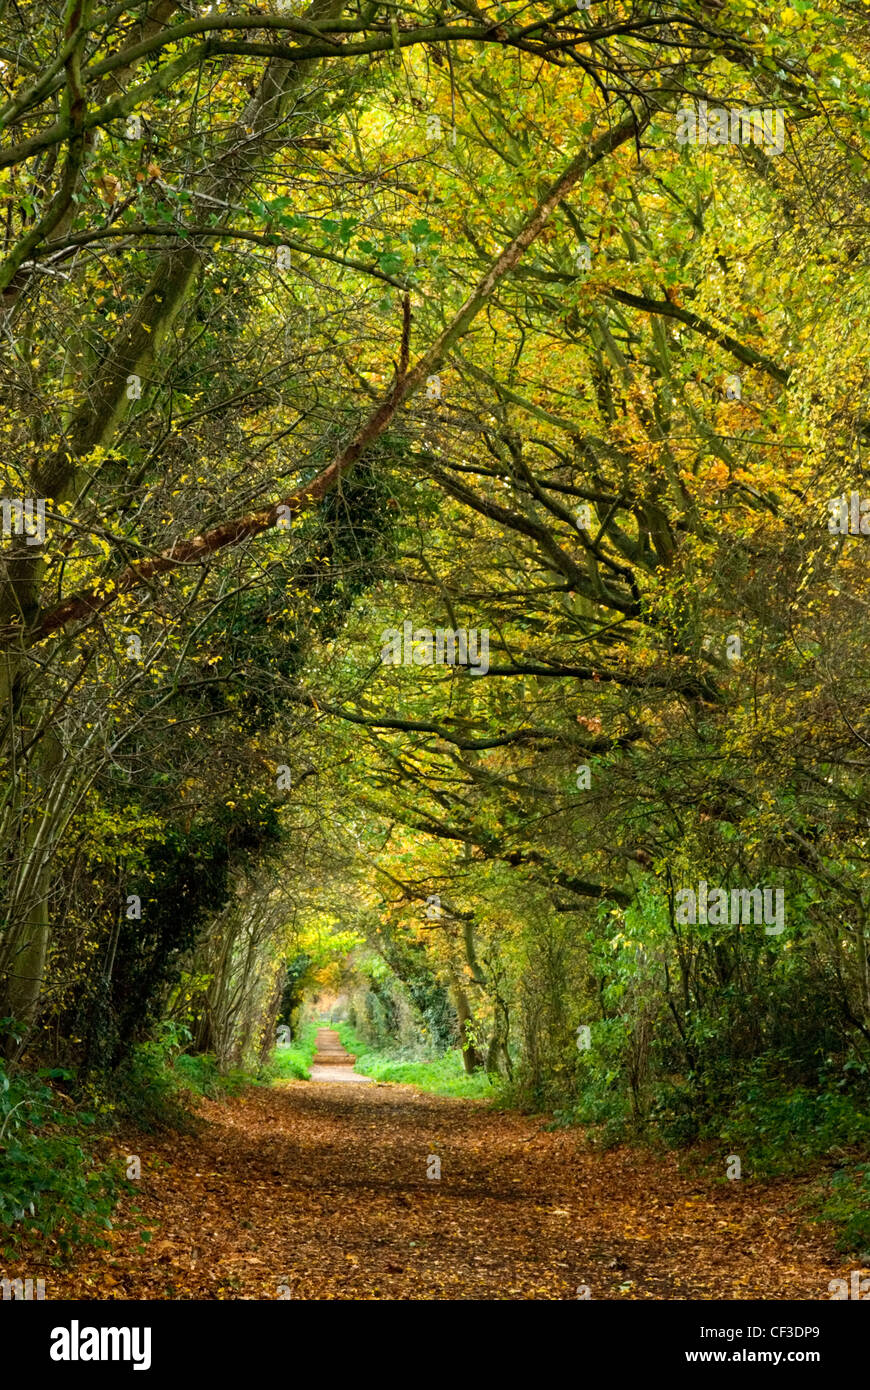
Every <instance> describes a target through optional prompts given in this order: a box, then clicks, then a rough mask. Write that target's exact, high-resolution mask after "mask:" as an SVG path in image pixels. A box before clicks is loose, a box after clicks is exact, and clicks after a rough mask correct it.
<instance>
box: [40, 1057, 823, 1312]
mask: <svg viewBox="0 0 870 1390" xmlns="http://www.w3.org/2000/svg"><path fill="white" fill-rule="evenodd" d="M200 1115H201V1125H200V1127H199V1130H198V1132H196V1133H192V1134H188V1135H181V1136H179V1135H177V1134H173V1135H171V1136H167V1137H166V1138H163V1139H159V1140H155V1139H154V1137H153V1136H152V1137H150V1138H147V1139H146V1138H145V1137H143V1138H142V1139H141V1140H140V1141H139V1146H138V1152H139V1154H140V1156H141V1158H142V1178H141V1191H140V1194H139V1196H138V1198H137V1199H127V1200H126V1208H125V1209H122V1210H120V1211H119V1212H118V1214H117V1226H116V1229H115V1230H114V1231H113V1232H112V1233H111V1241H112V1249H111V1250H109V1251H85V1252H80V1253H79V1254H77V1255H76V1257H75V1264H74V1267H73V1268H72V1269H70V1270H69V1271H67V1272H63V1273H59V1272H58V1271H57V1270H54V1269H50V1268H47V1267H46V1268H45V1269H39V1270H36V1269H34V1267H33V1264H32V1261H29V1262H28V1272H29V1273H31V1274H33V1273H44V1275H45V1278H46V1292H47V1297H48V1298H60V1297H73V1298H93V1297H97V1298H101V1299H103V1298H121V1299H123V1298H176V1299H178V1298H182V1299H184V1298H224V1299H233V1298H243V1299H276V1298H279V1297H285V1298H302V1299H311V1298H317V1299H372V1298H377V1299H396V1298H399V1299H453V1298H462V1299H474V1298H480V1299H529V1298H535V1299H576V1298H577V1297H578V1286H583V1285H586V1286H588V1288H589V1290H590V1296H591V1297H592V1298H594V1299H645V1298H654V1299H674V1298H676V1299H682V1298H701V1299H709V1298H727V1299H733V1298H738V1299H739V1298H761V1299H779V1298H804V1299H820V1298H821V1299H827V1298H828V1297H829V1295H828V1291H827V1290H828V1282H829V1280H830V1279H832V1278H833V1277H835V1276H841V1277H848V1269H849V1267H850V1266H849V1262H848V1260H845V1261H844V1259H843V1257H841V1256H838V1255H837V1254H836V1253H835V1252H834V1251H833V1247H832V1245H831V1243H830V1241H829V1239H828V1236H827V1233H826V1232H825V1231H824V1230H823V1229H822V1228H820V1227H818V1226H816V1225H812V1224H810V1223H808V1222H807V1223H804V1224H802V1223H801V1220H800V1218H799V1216H798V1215H796V1214H795V1211H796V1207H797V1206H798V1205H799V1202H800V1198H801V1197H802V1195H803V1192H804V1189H803V1187H802V1185H801V1184H800V1183H798V1182H793V1181H780V1182H774V1183H769V1184H765V1185H761V1184H753V1183H752V1182H751V1181H749V1180H746V1179H743V1180H740V1181H732V1182H721V1183H720V1182H715V1181H714V1180H712V1179H707V1178H699V1177H698V1176H697V1175H688V1174H686V1173H684V1172H682V1171H681V1169H680V1165H679V1162H678V1159H677V1158H676V1157H675V1156H674V1155H672V1154H668V1155H664V1156H661V1157H660V1156H657V1155H655V1154H652V1153H650V1152H649V1151H644V1150H641V1149H628V1148H620V1149H614V1150H610V1151H608V1152H600V1151H595V1150H593V1149H591V1148H589V1147H587V1146H586V1144H585V1143H584V1140H583V1138H582V1135H581V1134H580V1133H579V1132H578V1131H568V1130H560V1131H557V1132H552V1133H551V1132H547V1131H546V1130H544V1129H543V1128H542V1122H541V1121H540V1120H539V1119H537V1118H529V1117H525V1116H521V1115H518V1114H514V1113H499V1112H496V1111H493V1110H491V1109H489V1108H488V1106H487V1105H486V1104H485V1103H484V1102H480V1101H467V1100H453V1099H442V1098H435V1097H432V1096H428V1095H424V1094H422V1093H421V1092H419V1091H417V1090H416V1089H414V1088H413V1087H410V1086H399V1085H381V1084H372V1085H369V1086H348V1085H346V1084H343V1083H336V1082H334V1081H333V1082H321V1083H318V1084H312V1083H311V1082H304V1081H294V1082H287V1083H282V1084H279V1085H277V1086H275V1087H273V1088H271V1089H259V1088H251V1089H249V1090H247V1091H246V1092H244V1093H243V1094H242V1095H240V1096H238V1097H236V1098H234V1099H230V1100H224V1101H203V1102H202V1103H201V1105H200ZM432 1154H435V1155H437V1156H439V1157H440V1159H441V1178H440V1180H438V1181H435V1180H431V1179H429V1178H427V1165H428V1163H429V1156H430V1155H432ZM723 1167H724V1164H723ZM134 1205H135V1206H136V1207H138V1209H139V1211H138V1215H135V1214H134V1213H133V1212H132V1207H133V1206H134ZM143 1229H148V1230H150V1231H151V1232H152V1238H151V1240H150V1242H148V1243H147V1244H143V1243H141V1240H140V1235H139V1233H140V1232H141V1231H142V1230H143ZM580 1296H582V1293H581V1295H580Z"/></svg>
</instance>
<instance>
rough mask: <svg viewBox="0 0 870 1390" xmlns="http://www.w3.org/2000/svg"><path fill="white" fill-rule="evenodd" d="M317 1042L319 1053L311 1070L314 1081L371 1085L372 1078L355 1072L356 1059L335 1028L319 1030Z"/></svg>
mask: <svg viewBox="0 0 870 1390" xmlns="http://www.w3.org/2000/svg"><path fill="white" fill-rule="evenodd" d="M316 1042H317V1051H316V1052H315V1054H314V1061H313V1063H312V1065H311V1068H310V1075H311V1080H312V1081H330V1082H334V1081H338V1082H342V1081H353V1082H360V1081H361V1082H368V1083H369V1085H371V1077H370V1076H360V1075H359V1073H358V1072H355V1071H354V1069H353V1064H354V1062H355V1061H356V1058H355V1057H354V1055H353V1053H351V1052H348V1051H347V1049H346V1048H345V1046H344V1044H343V1043H342V1041H341V1039H340V1038H339V1036H338V1034H337V1033H336V1031H335V1029H334V1028H318V1030H317V1039H316Z"/></svg>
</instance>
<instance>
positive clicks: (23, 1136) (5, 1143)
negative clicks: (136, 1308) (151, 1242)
mask: <svg viewBox="0 0 870 1390" xmlns="http://www.w3.org/2000/svg"><path fill="white" fill-rule="evenodd" d="M70 1078H71V1073H70V1072H65V1071H61V1070H59V1069H57V1070H48V1071H42V1072H38V1073H37V1074H36V1075H32V1074H24V1073H21V1072H16V1073H15V1074H13V1075H11V1076H10V1075H9V1074H7V1072H6V1070H5V1069H4V1067H3V1065H2V1063H0V1241H2V1251H3V1254H4V1255H6V1256H10V1255H11V1254H12V1253H14V1247H15V1245H16V1244H17V1243H18V1242H19V1241H20V1239H21V1238H22V1237H26V1235H27V1234H29V1233H31V1232H36V1233H38V1234H39V1235H41V1236H48V1235H51V1236H53V1237H54V1238H55V1239H56V1240H57V1243H58V1249H59V1251H60V1252H61V1253H64V1252H65V1251H67V1250H68V1249H69V1247H70V1246H71V1245H72V1244H73V1243H76V1242H79V1243H81V1242H86V1243H91V1244H99V1243H100V1241H99V1233H100V1232H101V1231H103V1230H105V1229H106V1228H108V1227H109V1226H110V1225H111V1222H110V1219H109V1218H110V1216H111V1213H112V1210H113V1208H114V1205H115V1201H116V1200H117V1195H118V1191H119V1188H120V1183H121V1181H122V1178H123V1170H122V1167H121V1164H120V1162H118V1163H116V1164H109V1165H106V1164H105V1163H104V1162H102V1161H101V1160H100V1159H99V1158H98V1156H97V1154H96V1152H95V1150H96V1144H95V1139H96V1129H97V1126H98V1124H99V1122H100V1117H99V1116H98V1115H96V1114H94V1113H93V1112H92V1111H89V1110H85V1109H79V1108H77V1107H75V1106H74V1105H73V1104H72V1102H71V1101H70V1100H69V1099H68V1098H66V1097H63V1098H62V1097H61V1095H60V1094H59V1093H57V1092H55V1090H53V1088H52V1086H51V1085H49V1084H48V1083H49V1082H51V1081H65V1080H69V1079H70Z"/></svg>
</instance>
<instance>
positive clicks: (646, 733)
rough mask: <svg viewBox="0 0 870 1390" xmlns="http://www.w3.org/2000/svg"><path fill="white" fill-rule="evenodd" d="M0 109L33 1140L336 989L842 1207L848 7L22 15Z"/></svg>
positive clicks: (853, 1008) (853, 225)
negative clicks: (808, 1156) (80, 1109)
mask: <svg viewBox="0 0 870 1390" xmlns="http://www.w3.org/2000/svg"><path fill="white" fill-rule="evenodd" d="M0 84H2V94H0V95H2V109H0V128H2V146H0V192H2V206H0V211H2V237H3V251H2V264H0V289H2V296H0V319H2V336H0V398H2V415H0V432H2V457H0V475H2V482H0V492H2V496H3V516H2V522H3V537H2V551H0V553H2V576H0V578H2V583H0V646H2V662H0V722H2V728H0V746H2V754H0V757H2V776H0V1035H2V1036H0V1051H2V1056H3V1058H4V1061H3V1063H2V1065H0V1082H2V1084H3V1089H2V1090H0V1127H2V1126H3V1125H4V1121H5V1122H6V1124H7V1126H8V1127H7V1129H6V1137H7V1141H8V1140H9V1138H10V1137H11V1136H13V1135H17V1136H18V1139H17V1142H19V1143H20V1144H26V1143H27V1142H30V1141H29V1140H28V1139H27V1134H28V1132H29V1127H33V1126H37V1127H38V1121H39V1118H40V1115H43V1116H44V1115H46V1114H49V1113H50V1114H54V1113H55V1110H54V1109H53V1107H57V1106H62V1107H70V1106H75V1105H77V1104H79V1100H80V1097H81V1096H82V1095H87V1096H91V1097H93V1096H106V1095H111V1096H115V1097H119V1096H120V1097H121V1098H122V1100H123V1102H124V1103H129V1104H131V1105H133V1104H134V1103H135V1099H136V1094H137V1088H139V1089H141V1088H143V1087H145V1088H146V1089H147V1087H149V1086H150V1087H152V1089H153V1087H154V1086H155V1085H156V1084H157V1082H156V1080H155V1078H156V1077H157V1074H158V1071H159V1069H160V1068H165V1067H166V1066H169V1065H170V1064H171V1062H172V1061H173V1059H175V1058H177V1056H178V1055H179V1053H181V1054H184V1055H186V1056H188V1057H193V1058H196V1057H202V1058H209V1059H212V1061H213V1064H214V1067H215V1069H216V1071H217V1072H218V1073H219V1074H224V1073H227V1072H229V1071H231V1070H232V1069H237V1070H238V1069H242V1070H245V1069H246V1070H248V1071H255V1070H256V1069H257V1068H258V1067H260V1066H262V1065H264V1064H266V1063H267V1062H268V1059H269V1056H270V1055H271V1051H272V1049H273V1047H274V1041H275V1032H276V1028H277V1027H279V1026H280V1025H282V1024H283V1025H286V1026H287V1027H288V1028H289V1029H290V1032H291V1034H294V1035H295V1034H297V1033H298V1031H299V1028H300V1025H301V1022H302V1021H303V1020H304V1018H305V1017H306V1016H307V1015H306V1012H305V1011H306V1007H308V1005H307V1004H306V1001H307V1000H312V999H315V998H316V997H326V996H329V997H331V998H333V999H336V998H338V999H341V1000H342V1001H343V1002H342V1005H341V1011H342V1016H343V1017H345V1018H347V1019H349V1021H350V1023H351V1024H352V1026H353V1027H354V1028H355V1029H356V1030H357V1034H358V1036H359V1037H361V1038H363V1039H364V1040H365V1041H366V1042H367V1043H368V1044H369V1045H370V1046H371V1047H372V1048H389V1047H394V1048H401V1049H404V1052H405V1055H407V1056H419V1057H430V1058H435V1057H439V1056H442V1055H443V1054H445V1053H448V1052H451V1051H452V1052H455V1053H457V1056H458V1058H459V1059H460V1060H461V1065H462V1066H463V1067H464V1068H465V1071H466V1072H467V1073H469V1074H481V1075H482V1076H486V1077H489V1078H491V1082H492V1085H493V1087H496V1086H498V1087H500V1088H501V1089H502V1091H503V1092H504V1094H506V1095H507V1096H508V1097H509V1098H510V1099H511V1100H512V1103H513V1104H515V1105H517V1106H521V1107H526V1108H532V1109H542V1110H548V1111H556V1112H558V1113H559V1114H561V1115H562V1116H564V1117H566V1118H567V1119H569V1120H572V1121H576V1122H578V1123H584V1124H590V1125H599V1126H603V1127H604V1130H605V1131H606V1132H607V1133H608V1134H610V1135H612V1136H613V1137H619V1136H620V1135H623V1134H626V1133H641V1134H649V1133H655V1134H657V1135H658V1136H661V1137H663V1138H664V1139H665V1140H666V1141H667V1142H668V1143H671V1144H677V1145H679V1144H686V1143H692V1142H695V1141H698V1140H701V1141H703V1140H704V1138H705V1137H709V1136H710V1135H711V1134H715V1135H718V1134H720V1133H728V1134H731V1133H735V1134H737V1133H740V1134H747V1135H750V1136H755V1137H756V1138H757V1139H758V1144H759V1145H760V1146H762V1147H763V1146H767V1148H768V1149H770V1150H771V1153H773V1151H774V1150H776V1149H777V1146H778V1148H779V1151H780V1155H781V1162H782V1163H784V1162H785V1156H786V1155H789V1156H790V1159H791V1160H792V1161H794V1160H795V1158H796V1153H797V1150H799V1149H802V1150H803V1151H804V1152H806V1153H809V1152H810V1151H811V1152H812V1153H814V1154H817V1155H821V1156H824V1155H826V1154H828V1153H830V1152H836V1153H839V1154H841V1155H842V1154H846V1155H847V1156H848V1157H849V1160H850V1163H851V1167H850V1169H849V1172H850V1175H851V1181H853V1182H854V1183H855V1184H856V1185H857V1187H858V1188H859V1189H860V1187H861V1184H862V1183H863V1184H864V1188H863V1190H864V1193H865V1198H864V1200H865V1202H866V1194H867V1191H868V1189H870V1166H868V1165H867V1164H866V1160H864V1161H862V1157H861V1155H862V1153H863V1154H866V1144H867V1131H868V1121H867V1113H868V1103H870V1071H868V1066H870V957H868V949H870V925H868V921H867V914H868V910H870V876H868V855H870V828H868V813H870V779H868V777H867V772H868V770H870V758H868V748H870V723H868V714H867V693H866V692H867V678H868V648H867V641H866V638H867V633H868V616H867V615H868V589H867V587H866V585H865V583H864V578H865V575H866V572H865V570H864V569H863V568H862V565H863V561H864V559H865V558H866V554H867V551H866V549H865V547H866V546H867V545H868V540H867V535H868V533H870V515H865V512H870V501H868V500H866V499H865V497H864V493H865V492H866V494H867V499H870V477H865V474H867V473H868V466H867V464H866V463H865V458H866V457H867V455H866V454H865V450H867V449H868V448H870V361H868V336H870V334H868V323H870V284H868V264H870V261H868V247H870V162H868V156H870V116H868V111H870V100H868V98H870V45H868V41H867V29H866V9H865V6H864V5H863V4H858V3H857V2H856V0H835V2H834V3H833V4H832V5H831V6H829V7H827V8H826V9H825V10H824V12H822V11H821V10H820V9H816V8H814V7H813V6H812V5H811V4H809V3H806V0H794V2H793V4H792V5H790V6H788V7H786V8H782V7H781V6H779V5H772V4H770V3H768V0H674V3H670V0H661V2H660V3H659V2H658V0H636V3H635V2H634V0H626V2H625V3H617V0H594V3H592V4H591V5H587V6H585V7H584V6H583V5H582V4H581V5H577V4H574V3H571V4H561V5H551V4H549V3H545V2H544V0H532V3H530V4H520V3H515V0H505V3H489V2H488V0H484V3H482V4H481V5H480V6H478V4H476V3H475V0H420V3H419V4H412V3H410V0H407V2H406V0H401V3H399V4H386V3H381V0H312V3H310V4H308V5H303V4H302V3H301V0H260V3H259V4H255V3H246V0H219V2H218V3H213V4H202V5H200V4H194V3H185V2H184V0H142V3H132V4H113V3H110V2H109V0H106V2H105V3H102V2H101V0H17V3H6V0H0ZM735 111H736V112H738V113H739V112H748V113H749V115H748V116H747V117H746V118H745V120H744V119H738V121H737V122H736V125H735V121H734V118H733V113H734V112H735ZM702 112H703V113H706V117H705V116H703V115H702ZM689 113H690V114H691V121H690V120H689V119H688V114H689ZM723 113H724V114H723ZM729 113H731V116H730V119H729ZM705 119H706V129H705V128H704V120H705ZM445 633H446V634H448V635H449V639H445ZM451 658H452V659H451ZM24 1098H27V1102H26V1103H25V1099H24ZM113 1103H114V1102H113ZM723 1126H724V1127H725V1128H724V1129H723ZM729 1126H730V1128H729ZM759 1136H760V1137H759ZM33 1142H34V1143H35V1142H36V1139H35V1138H34V1139H33ZM770 1162H771V1165H772V1166H773V1167H774V1168H775V1167H776V1163H777V1158H776V1155H775V1153H773V1157H771V1159H770ZM3 1163H4V1159H3V1154H2V1152H0V1175H2V1173H3ZM35 1171H36V1170H35V1169H33V1170H32V1171H31V1176H30V1178H27V1179H25V1178H22V1179H21V1181H20V1183H19V1182H18V1181H17V1180H16V1182H12V1181H11V1180H9V1181H8V1182H7V1184H6V1186H5V1187H4V1182H3V1179H2V1176H0V1225H3V1226H5V1227H6V1228H8V1229H12V1228H14V1227H15V1225H16V1222H19V1221H20V1218H21V1216H22V1214H23V1212H24V1211H25V1209H26V1208H27V1206H28V1203H29V1202H30V1201H31V1199H32V1198H34V1197H35V1201H36V1202H37V1203H38V1201H39V1195H38V1191H42V1190H43V1189H47V1187H48V1186H50V1184H48V1182H47V1181H46V1182H45V1183H43V1186H42V1188H40V1183H39V1181H37V1179H36V1178H34V1177H33V1172H35ZM6 1176H7V1178H8V1173H7V1174H6ZM64 1200H68V1201H69V1202H70V1203H73V1204H74V1200H79V1199H78V1198H75V1199H74V1198H73V1196H70V1195H69V1194H67V1196H66V1197H64ZM84 1200H85V1199H84V1196H82V1197H81V1201H82V1202H84ZM859 1205H860V1203H859ZM865 1231H866V1234H864V1235H863V1238H865V1239H867V1240H870V1226H866V1227H865V1228H862V1233H863V1232H865Z"/></svg>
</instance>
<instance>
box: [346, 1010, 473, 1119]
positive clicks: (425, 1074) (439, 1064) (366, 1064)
mask: <svg viewBox="0 0 870 1390" xmlns="http://www.w3.org/2000/svg"><path fill="white" fill-rule="evenodd" d="M333 1026H334V1027H335V1030H336V1032H337V1033H338V1036H339V1037H340V1038H341V1041H342V1043H343V1044H344V1046H345V1047H346V1048H347V1049H348V1051H349V1052H353V1053H354V1054H355V1055H356V1065H355V1067H354V1071H358V1072H360V1074H361V1075H362V1076H370V1077H371V1078H372V1080H373V1081H398V1082H402V1083H404V1084H405V1085H409V1086H418V1087H419V1089H420V1090H421V1091H427V1092H428V1093H429V1094H430V1095H433V1096H461V1097H464V1098H468V1099H471V1100H478V1099H490V1098H492V1097H495V1096H497V1095H498V1090H499V1088H498V1085H497V1084H495V1083H493V1082H492V1081H490V1079H489V1077H488V1076H487V1074H486V1072H480V1071H479V1072H472V1074H471V1075H470V1076H469V1075H468V1074H467V1073H466V1071H465V1069H464V1067H463V1065H462V1054H461V1052H460V1051H459V1048H458V1047H457V1048H452V1049H451V1050H450V1051H449V1052H445V1053H443V1054H442V1056H440V1057H435V1058H433V1059H432V1060H431V1061H426V1062H424V1061H412V1060H408V1059H407V1058H403V1057H401V1056H396V1055H395V1054H391V1053H389V1052H373V1051H372V1050H371V1048H370V1047H369V1045H368V1044H367V1043H365V1042H363V1040H362V1039H361V1038H360V1037H358V1036H357V1034H356V1033H355V1032H354V1030H353V1028H351V1026H350V1024H349V1023H336V1024H335V1025H333Z"/></svg>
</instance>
